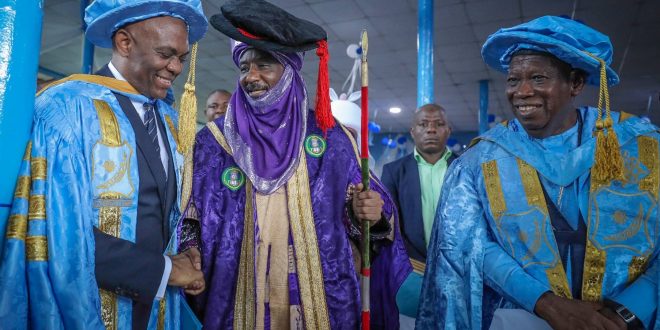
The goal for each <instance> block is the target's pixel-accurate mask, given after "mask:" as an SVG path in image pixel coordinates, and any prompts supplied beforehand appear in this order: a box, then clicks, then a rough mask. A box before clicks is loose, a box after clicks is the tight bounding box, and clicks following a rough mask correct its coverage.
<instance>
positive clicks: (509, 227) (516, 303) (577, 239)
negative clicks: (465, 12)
mask: <svg viewBox="0 0 660 330" xmlns="http://www.w3.org/2000/svg"><path fill="white" fill-rule="evenodd" d="M482 55H483V57H484V60H485V61H486V63H487V64H488V65H490V66H491V67H493V68H495V69H497V70H499V71H502V72H504V73H506V74H507V78H506V94H507V97H508V99H509V102H510V103H511V106H512V111H513V114H514V116H515V119H513V120H510V121H508V122H504V123H502V124H501V125H498V126H496V127H494V128H493V129H491V130H490V131H488V132H486V133H485V134H484V135H482V136H480V137H479V138H477V139H476V141H475V142H473V144H472V146H471V147H470V148H469V149H468V150H467V151H466V152H465V154H464V155H463V156H462V157H460V158H459V159H458V160H456V161H455V162H454V163H453V164H452V166H451V168H450V169H449V171H448V173H447V177H446V179H445V185H444V187H445V188H444V189H443V192H442V194H441V198H440V205H439V207H438V212H437V214H436V221H435V225H434V228H433V233H432V236H431V243H430V244H429V255H428V263H427V268H426V276H425V279H424V284H423V288H422V300H421V302H420V308H419V314H418V318H417V327H418V328H420V329H438V328H440V329H482V328H484V329H485V328H489V327H490V328H491V329H507V328H509V329H512V328H516V329H547V328H548V327H552V328H554V329H621V328H624V329H625V328H628V329H641V328H643V327H647V328H653V329H657V328H658V327H659V326H660V324H658V322H659V321H660V319H658V315H657V310H658V309H657V304H658V292H659V290H658V269H657V267H658V263H657V256H658V251H659V248H658V243H659V238H660V231H659V227H658V226H659V225H660V213H659V212H658V204H659V199H658V192H659V190H660V189H659V188H660V187H659V186H660V183H659V182H660V181H659V180H660V156H659V154H660V151H659V147H658V146H659V139H660V134H658V128H657V127H655V126H653V125H651V124H650V123H648V122H646V121H644V120H641V119H640V118H638V117H635V116H632V115H630V114H626V113H624V112H620V113H617V112H614V111H610V108H609V94H608V87H609V86H611V85H614V84H616V83H618V80H619V79H618V76H617V74H616V73H615V72H614V71H613V70H612V68H611V67H610V63H611V61H612V45H611V43H610V41H609V38H608V37H607V36H605V35H603V34H602V33H600V32H598V31H596V30H594V29H592V28H590V27H588V26H586V25H584V24H582V23H579V22H577V21H574V20H571V19H566V18H561V17H554V16H545V17H541V18H538V19H535V20H532V21H530V22H527V23H524V24H520V25H518V26H515V27H512V28H506V29H501V30H499V31H498V32H496V33H495V34H493V35H491V36H490V37H489V38H488V40H487V41H486V43H485V44H484V46H483V49H482ZM585 84H591V85H595V86H598V87H599V89H600V90H599V95H600V96H599V102H598V108H593V107H580V108H576V107H575V106H574V105H573V100H574V98H575V97H576V96H577V95H578V94H580V92H581V91H582V89H583V87H584V85H585Z"/></svg>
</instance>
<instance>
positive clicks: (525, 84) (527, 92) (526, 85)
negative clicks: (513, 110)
mask: <svg viewBox="0 0 660 330" xmlns="http://www.w3.org/2000/svg"><path fill="white" fill-rule="evenodd" d="M514 95H515V96H518V97H528V96H532V95H534V87H533V86H532V82H531V81H529V80H522V81H521V82H520V85H518V88H516V90H515V93H514Z"/></svg>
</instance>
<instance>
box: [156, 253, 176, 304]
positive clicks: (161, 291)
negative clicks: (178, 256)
mask: <svg viewBox="0 0 660 330" xmlns="http://www.w3.org/2000/svg"><path fill="white" fill-rule="evenodd" d="M163 258H165V270H164V271H163V277H162V278H161V279H160V286H159V287H158V292H156V298H155V299H156V300H161V299H163V297H165V289H167V282H168V281H169V279H170V273H171V272H172V260H170V257H168V256H163Z"/></svg>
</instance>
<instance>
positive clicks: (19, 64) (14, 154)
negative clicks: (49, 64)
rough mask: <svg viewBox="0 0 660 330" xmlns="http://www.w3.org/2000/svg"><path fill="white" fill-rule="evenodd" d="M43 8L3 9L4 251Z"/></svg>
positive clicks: (30, 2)
mask: <svg viewBox="0 0 660 330" xmlns="http://www.w3.org/2000/svg"><path fill="white" fill-rule="evenodd" d="M42 7H43V1H42V0H5V1H3V5H2V6H0V45H2V50H1V51H0V53H1V54H2V55H1V56H0V72H2V75H0V152H2V161H1V162H0V176H1V177H2V180H0V249H1V248H2V243H3V241H4V237H5V227H6V221H7V218H8V217H9V210H10V207H11V203H12V198H13V195H14V186H15V184H16V176H17V175H18V170H19V167H20V165H21V160H22V159H23V153H24V151H25V146H26V145H27V141H28V139H29V136H30V129H31V126H32V113H33V112H34V94H35V92H36V90H37V68H38V67H39V47H40V46H41V21H42V17H43V12H42Z"/></svg>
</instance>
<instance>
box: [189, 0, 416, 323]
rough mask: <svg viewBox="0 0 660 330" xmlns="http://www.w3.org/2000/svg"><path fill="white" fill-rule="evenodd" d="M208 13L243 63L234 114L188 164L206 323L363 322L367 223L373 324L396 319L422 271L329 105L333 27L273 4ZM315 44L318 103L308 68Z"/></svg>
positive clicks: (211, 127) (236, 4)
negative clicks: (413, 275)
mask: <svg viewBox="0 0 660 330" xmlns="http://www.w3.org/2000/svg"><path fill="white" fill-rule="evenodd" d="M211 24H212V25H213V26H214V27H215V28H216V29H218V30H220V31H221V32H223V33H224V34H226V35H228V36H229V37H230V38H232V39H233V40H236V42H235V43H234V45H233V47H232V55H233V60H234V63H235V64H236V65H237V67H238V68H239V69H240V78H239V80H238V85H237V88H236V92H235V93H234V94H233V95H232V97H231V100H230V104H229V107H228V110H227V113H226V115H225V116H223V117H220V118H218V119H215V120H214V121H213V122H210V123H209V124H208V125H207V126H206V127H205V128H204V129H202V130H201V131H200V132H199V134H198V135H197V139H196V142H195V148H194V153H193V156H192V159H191V160H189V162H187V165H186V166H187V169H186V172H187V173H188V174H189V175H188V178H187V179H184V180H185V183H184V186H187V187H188V189H186V188H184V192H183V198H184V200H187V201H188V203H187V205H186V218H187V219H186V221H184V225H183V226H182V228H181V229H180V233H181V236H182V240H181V241H182V243H181V244H182V245H183V246H182V249H185V248H187V247H190V246H198V247H199V248H200V251H202V260H203V267H202V268H203V271H204V274H205V279H206V283H207V291H206V292H205V293H203V294H202V295H201V296H200V297H199V298H197V300H196V309H197V311H198V313H199V316H200V317H201V319H202V320H203V323H204V327H205V328H207V329H232V328H234V329H255V328H256V329H357V328H359V326H360V319H361V318H360V311H361V304H360V287H359V282H358V272H359V268H360V260H361V259H360V256H361V255H360V252H359V250H358V245H359V244H358V243H359V241H360V239H361V231H360V223H361V222H360V221H365V220H366V221H370V224H371V225H372V227H371V239H372V247H371V248H372V251H371V254H372V259H373V262H372V268H371V271H372V274H371V283H370V284H371V289H370V299H371V314H372V315H371V318H372V321H371V327H372V328H374V329H398V310H397V308H396V303H395V295H396V292H397V290H398V289H399V286H400V285H401V283H402V282H403V280H404V279H405V278H406V276H407V275H408V274H409V273H410V271H411V266H410V263H409V261H408V257H407V255H406V252H405V248H404V246H403V244H402V241H401V237H400V233H399V230H398V224H397V218H396V217H397V212H395V209H394V208H395V207H394V205H393V203H392V200H391V199H390V197H389V196H388V194H387V193H386V192H385V189H384V188H383V186H382V184H381V183H380V182H379V181H378V180H376V179H375V178H373V177H372V180H371V187H372V190H371V191H364V192H361V190H362V185H361V184H360V182H361V175H360V167H359V161H358V151H357V145H356V143H355V140H354V138H353V136H352V135H351V134H350V133H349V132H348V131H347V129H346V128H345V127H343V126H341V125H335V123H334V120H333V118H332V116H331V114H330V104H329V100H328V95H327V94H328V87H327V86H328V81H327V80H328V78H327V59H328V54H327V44H326V41H325V39H326V33H325V31H324V30H323V29H322V28H321V27H320V26H318V25H316V24H313V23H311V22H308V21H305V20H302V19H298V18H296V17H294V16H292V15H290V14H289V13H287V12H285V11H284V10H282V9H280V8H278V7H276V6H274V5H272V4H270V3H267V2H265V1H229V2H228V3H226V4H225V5H223V6H222V14H218V15H215V16H213V17H212V18H211ZM315 48H318V49H317V51H316V53H317V55H319V56H320V69H319V80H320V82H319V84H318V87H317V104H316V106H315V109H314V110H315V111H311V110H308V103H307V100H308V98H307V91H306V89H305V84H304V81H303V79H302V77H301V74H300V70H301V68H302V63H303V54H302V52H303V51H307V50H311V49H315Z"/></svg>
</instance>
